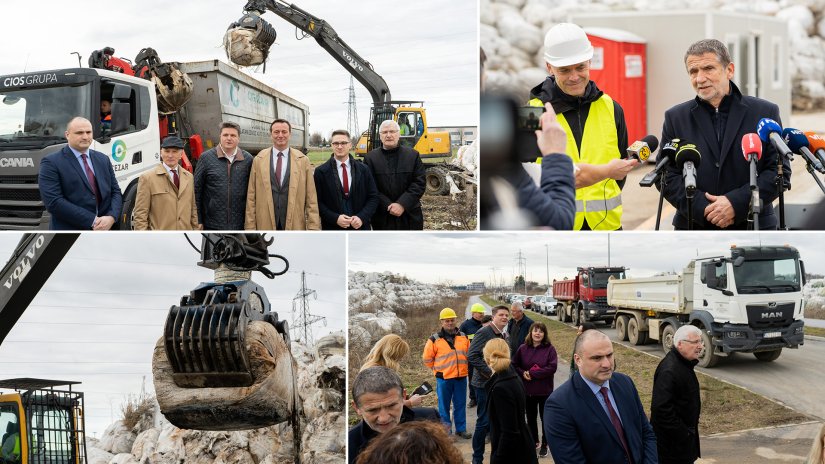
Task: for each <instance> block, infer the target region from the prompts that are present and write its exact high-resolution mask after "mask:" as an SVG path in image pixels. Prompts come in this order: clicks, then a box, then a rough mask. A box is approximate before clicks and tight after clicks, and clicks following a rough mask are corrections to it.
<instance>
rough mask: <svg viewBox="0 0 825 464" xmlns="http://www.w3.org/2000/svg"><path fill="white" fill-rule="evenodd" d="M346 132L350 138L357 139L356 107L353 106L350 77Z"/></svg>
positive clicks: (353, 97) (353, 89)
mask: <svg viewBox="0 0 825 464" xmlns="http://www.w3.org/2000/svg"><path fill="white" fill-rule="evenodd" d="M347 131H349V135H350V137H354V138H356V139H357V138H358V136H360V135H361V133H360V132H358V107H357V106H356V105H355V84H354V83H353V80H352V76H350V77H349V99H348V101H347Z"/></svg>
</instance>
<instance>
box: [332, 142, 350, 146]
mask: <svg viewBox="0 0 825 464" xmlns="http://www.w3.org/2000/svg"><path fill="white" fill-rule="evenodd" d="M332 145H333V146H335V147H343V146H344V145H349V142H332Z"/></svg>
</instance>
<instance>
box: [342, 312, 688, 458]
mask: <svg viewBox="0 0 825 464" xmlns="http://www.w3.org/2000/svg"><path fill="white" fill-rule="evenodd" d="M470 311H471V312H470V314H471V316H470V318H468V319H467V320H465V321H463V322H462V324H461V325H460V326H457V324H456V323H457V314H456V313H455V311H453V310H452V309H451V308H444V309H443V310H441V312H440V314H439V322H440V325H441V327H440V329H439V331H437V332H436V333H434V334H432V335H431V336H430V337H429V338H428V340H427V341H426V344H425V347H424V351H423V354H422V360H423V362H424V365H425V366H426V367H428V368H429V369H431V370H432V372H433V374H434V376H435V378H436V391H437V395H438V410H437V411H436V410H434V409H432V408H421V407H418V406H420V405H421V398H420V397H417V396H415V395H414V396H413V397H407V396H406V391H405V390H404V387H403V385H402V384H401V383H400V378H397V377H398V376H397V373H396V371H397V370H398V369H399V364H398V360H400V359H401V358H403V357H404V356H406V354H407V353H408V351H409V345H408V344H407V343H406V342H405V341H404V340H403V339H401V337H399V336H397V335H393V334H391V335H387V336H385V337H384V338H382V339H381V340H380V341H379V342H378V343H377V344H376V345H375V347H374V348H373V350H372V351H371V352H370V354H369V355H368V357H367V360H366V362H365V363H364V365H363V366H362V368H361V371H360V372H359V374H358V375H357V376H356V380H355V382H354V386H353V399H354V405H355V409H356V412H358V414H359V415H360V416H361V418H362V419H363V420H362V421H361V422H359V423H358V424H357V425H356V426H355V427H353V429H352V430H350V441H349V445H350V446H349V453H350V454H349V456H350V462H351V463H355V462H356V460H358V459H359V455H360V454H361V452H362V451H363V450H365V449H367V448H370V449H372V448H377V447H378V446H379V444H373V443H371V442H372V441H373V439H378V440H382V442H381V443H382V444H380V446H390V445H389V444H387V443H386V442H384V441H383V437H380V436H381V435H382V434H383V433H384V432H386V431H388V430H391V429H393V428H394V427H395V426H397V425H399V424H403V423H407V422H416V421H422V420H423V421H427V420H429V421H438V422H440V423H441V428H440V430H438V432H434V431H432V430H430V431H429V432H428V434H429V435H430V436H431V438H430V440H431V441H429V442H427V443H428V445H427V446H436V445H435V444H434V443H436V442H438V443H441V442H443V443H446V445H444V444H441V445H438V446H447V447H448V448H451V449H453V448H454V446H450V443H451V442H453V441H455V440H456V439H458V438H463V439H472V448H473V455H472V462H473V463H474V464H476V463H481V462H483V459H484V453H485V448H486V443H487V440H486V439H487V436H488V434H489V443H490V445H491V446H490V460H489V462H490V463H512V462H518V463H527V464H529V463H537V462H538V460H539V458H542V457H546V456H547V455H548V454H552V456H553V459H554V461H555V462H559V463H567V462H580V463H592V464H597V463H598V464H613V463H615V464H625V463H632V464H651V463H663V464H664V463H666V464H688V463H693V462H694V461H695V460H696V459H697V458H699V456H700V446H699V429H698V427H699V415H700V411H701V399H700V396H699V381H698V379H697V377H696V374H695V372H694V367H695V366H696V364H697V363H698V358H699V355H700V354H701V351H702V349H703V340H702V334H701V330H700V329H699V328H697V327H695V326H692V325H684V326H681V327H679V328H678V329H677V330H676V333H675V334H674V337H673V348H672V349H671V351H670V352H669V353H668V354H667V355H666V356H665V357H664V358H663V359H662V361H661V362H660V363H659V366H658V367H657V369H656V372H655V374H654V381H653V391H652V393H653V395H652V401H651V408H650V411H651V415H650V419H649V420H648V417H647V415H646V414H645V411H644V408H643V406H642V403H641V400H640V398H639V394H638V392H637V389H636V386H635V384H634V383H633V381H632V380H631V378H630V377H628V376H627V375H624V374H621V373H618V372H616V371H615V360H614V351H613V343H612V342H611V341H610V339H609V338H608V336H607V335H605V334H604V333H602V332H600V331H599V330H596V329H595V328H591V327H580V332H579V334H578V335H577V337H576V340H575V342H574V349H573V355H572V359H573V365H575V367H576V368H575V369H574V370H571V373H570V378H569V380H568V381H566V382H564V383H562V384H561V385H560V386H559V387H558V388H555V381H554V380H555V379H554V377H555V374H556V371H557V368H558V354H557V352H556V348H555V346H554V345H553V344H552V342H551V340H550V334H549V331H548V328H547V326H546V325H545V324H544V323H542V322H534V321H532V320H531V319H530V318H529V317H528V316H527V315H525V314H524V311H523V309H522V307H521V305H520V303H514V304H513V305H512V306H510V307H507V306H504V305H500V306H495V307H493V308H492V309H491V313H492V317H491V319H490V321H489V323H484V322H482V319H483V317H484V312H485V311H486V309H485V307H484V306H483V305H481V304H475V305H473V306H472V307H471V310H470ZM488 317H489V316H488ZM465 331H466V332H465ZM379 368H383V369H386V370H385V371H378V370H376V369H379ZM471 372H472V374H471ZM373 377H380V378H383V379H384V381H382V382H377V381H375V379H374V378H373ZM396 378H397V383H396ZM468 378H469V387H470V398H471V401H472V402H473V403H475V406H476V407H477V411H476V412H477V417H476V423H475V429H474V431H473V433H470V431H469V430H468V429H467V421H466V408H467V407H468V406H467V404H466V398H467V393H466V390H467V384H468ZM370 379H372V380H370ZM373 400H374V401H373ZM389 403H392V404H393V407H396V408H398V409H397V410H396V412H392V411H390V412H382V408H383V409H387V405H388V404H389ZM470 407H471V406H470ZM539 423H540V424H541V425H539ZM416 427H418V426H415V425H411V424H410V425H408V426H407V427H406V428H405V430H406V431H405V434H408V435H409V436H413V435H415V436H418V435H416V434H415V433H413V432H412V431H411V429H414V428H416ZM423 435H425V434H423V433H422V436H423ZM442 435H443V436H442ZM450 435H452V436H454V437H456V438H454V439H453V440H448V439H446V438H445V437H449V436H450ZM395 439H396V440H397V439H398V437H397V436H396V438H395ZM416 440H418V441H421V443H419V444H420V445H421V446H424V445H423V442H424V441H425V439H424V438H422V437H419V438H416ZM370 455H371V456H372V455H373V453H370ZM383 455H384V456H387V455H386V454H383ZM452 455H453V454H452V450H445V451H443V453H442V458H441V460H435V461H433V462H444V463H449V464H452V463H456V462H463V461H461V460H448V459H446V458H445V457H447V456H452ZM357 462H359V463H362V461H361V460H358V461H357ZM363 462H380V461H368V460H364V461H363ZM406 462H416V461H406ZM418 462H420V461H418ZM428 462H429V461H428Z"/></svg>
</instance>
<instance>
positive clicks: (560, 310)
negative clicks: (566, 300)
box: [556, 304, 565, 322]
mask: <svg viewBox="0 0 825 464" xmlns="http://www.w3.org/2000/svg"><path fill="white" fill-rule="evenodd" d="M556 319H558V320H559V322H564V319H565V318H564V305H563V304H557V305H556Z"/></svg>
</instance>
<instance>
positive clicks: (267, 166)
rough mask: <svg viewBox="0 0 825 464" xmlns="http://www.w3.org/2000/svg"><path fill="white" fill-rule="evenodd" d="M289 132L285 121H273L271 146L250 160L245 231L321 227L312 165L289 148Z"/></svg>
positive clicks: (301, 155) (317, 228) (296, 151)
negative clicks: (250, 170)
mask: <svg viewBox="0 0 825 464" xmlns="http://www.w3.org/2000/svg"><path fill="white" fill-rule="evenodd" d="M291 132H292V126H291V125H290V124H289V121H286V120H284V119H276V120H275V121H273V122H272V124H271V125H270V135H271V136H272V145H273V148H266V149H263V150H261V151H260V152H259V153H258V155H257V156H256V157H255V159H254V160H253V162H252V172H250V174H249V189H248V190H247V194H246V221H245V223H244V228H245V229H246V230H321V218H320V216H319V215H318V199H317V196H316V194H315V180H314V177H313V175H312V172H313V168H312V164H311V163H310V162H309V158H307V157H306V155H304V154H303V153H301V152H300V151H298V150H296V149H294V148H290V147H289V136H290V134H291Z"/></svg>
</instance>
